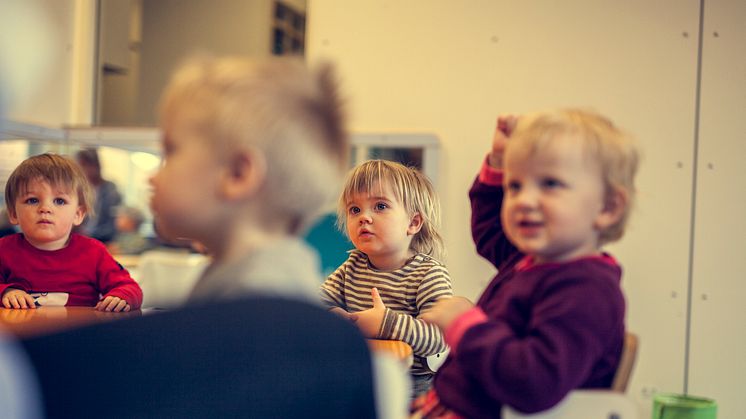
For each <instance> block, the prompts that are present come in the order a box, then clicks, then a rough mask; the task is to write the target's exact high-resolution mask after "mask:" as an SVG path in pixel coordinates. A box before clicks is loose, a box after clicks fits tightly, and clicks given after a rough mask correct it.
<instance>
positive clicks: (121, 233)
mask: <svg viewBox="0 0 746 419" xmlns="http://www.w3.org/2000/svg"><path fill="white" fill-rule="evenodd" d="M116 214H117V218H116V227H117V235H116V238H115V240H114V241H113V242H110V243H109V244H108V246H107V247H108V248H109V251H110V252H111V253H114V254H123V255H138V254H140V253H142V252H144V251H146V250H148V249H149V248H150V247H151V244H150V241H149V240H148V239H147V238H146V237H145V236H143V235H142V234H141V233H140V227H141V226H142V223H143V222H144V221H145V216H144V215H143V213H142V211H140V210H139V209H137V208H134V207H119V208H117V210H116Z"/></svg>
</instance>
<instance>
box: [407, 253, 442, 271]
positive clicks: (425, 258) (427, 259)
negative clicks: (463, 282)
mask: <svg viewBox="0 0 746 419" xmlns="http://www.w3.org/2000/svg"><path fill="white" fill-rule="evenodd" d="M412 263H414V264H416V265H418V266H422V267H429V268H443V269H445V267H446V265H445V263H443V262H441V261H440V260H438V259H435V258H434V257H432V256H430V255H426V254H424V253H417V254H416V255H414V257H413V258H412Z"/></svg>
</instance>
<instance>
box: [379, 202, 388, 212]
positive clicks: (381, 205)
mask: <svg viewBox="0 0 746 419" xmlns="http://www.w3.org/2000/svg"><path fill="white" fill-rule="evenodd" d="M388 207H389V206H388V205H386V204H385V203H383V202H379V203H377V204H376V209H377V210H378V211H383V210H385V209H386V208H388Z"/></svg>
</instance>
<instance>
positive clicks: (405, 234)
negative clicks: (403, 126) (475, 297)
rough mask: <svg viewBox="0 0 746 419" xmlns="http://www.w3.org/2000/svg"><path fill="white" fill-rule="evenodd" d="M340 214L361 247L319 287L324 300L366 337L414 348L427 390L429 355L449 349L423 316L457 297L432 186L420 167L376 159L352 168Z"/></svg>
mask: <svg viewBox="0 0 746 419" xmlns="http://www.w3.org/2000/svg"><path fill="white" fill-rule="evenodd" d="M337 215H338V217H337V222H338V224H339V227H340V229H341V230H343V231H345V232H346V233H347V235H348V237H349V238H350V240H351V241H352V243H353V244H354V245H355V249H354V250H352V251H351V252H350V255H349V257H348V259H347V260H346V261H345V262H344V263H343V264H342V265H341V266H340V267H339V268H337V270H336V271H335V272H334V273H332V274H331V275H330V276H329V277H328V278H327V279H326V281H325V282H324V284H323V285H322V286H321V298H322V300H323V302H324V304H325V305H326V306H327V307H329V308H330V309H331V310H332V311H334V312H336V313H337V314H340V315H342V316H344V317H346V318H348V319H350V320H351V321H354V322H355V323H356V324H357V325H358V327H360V329H361V331H362V332H363V334H365V335H366V336H367V337H370V338H377V339H393V340H401V341H404V342H406V343H408V344H409V345H410V346H412V349H413V352H414V363H413V365H412V368H411V370H410V373H411V375H412V379H413V384H414V386H413V393H414V395H415V396H417V395H419V394H422V393H424V392H425V391H427V390H428V389H429V387H430V383H431V381H432V377H433V374H434V372H433V371H432V370H431V369H429V368H428V366H427V363H426V357H428V356H431V355H436V354H438V353H441V352H443V351H445V350H446V345H445V343H444V341H443V335H442V332H441V331H440V330H439V329H438V328H437V327H435V326H434V325H432V324H428V323H426V322H424V321H422V320H420V319H419V316H420V314H421V313H422V312H424V311H425V310H427V309H429V308H430V307H432V306H433V304H434V303H435V302H436V301H437V300H439V299H441V298H446V297H451V296H452V295H453V289H452V286H451V279H450V277H449V275H448V271H447V270H446V267H445V266H444V265H443V263H441V262H440V261H439V258H440V257H441V256H442V252H443V241H442V238H441V236H440V234H439V233H438V230H437V228H438V225H439V223H440V204H439V202H438V198H437V196H436V194H435V191H434V189H433V186H432V184H431V183H430V181H429V180H428V179H427V177H426V176H425V175H423V174H422V173H420V172H419V171H418V170H416V169H414V168H410V167H406V166H404V165H402V164H399V163H395V162H392V161H386V160H370V161H367V162H364V163H362V164H360V165H358V166H357V167H355V168H353V169H352V171H351V172H350V173H349V174H348V176H347V180H346V182H345V186H344V190H343V192H342V194H341V196H340V199H339V202H338V208H337Z"/></svg>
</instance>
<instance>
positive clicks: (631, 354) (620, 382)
mask: <svg viewBox="0 0 746 419" xmlns="http://www.w3.org/2000/svg"><path fill="white" fill-rule="evenodd" d="M638 346H639V342H638V339H637V335H635V334H634V333H630V332H627V333H625V335H624V346H623V348H622V357H621V358H620V360H619V367H617V370H616V373H615V374H614V381H612V383H611V390H612V391H616V392H618V393H625V392H626V391H627V385H628V384H629V379H630V377H631V376H632V370H633V369H634V366H635V361H636V360H637V350H638Z"/></svg>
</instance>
